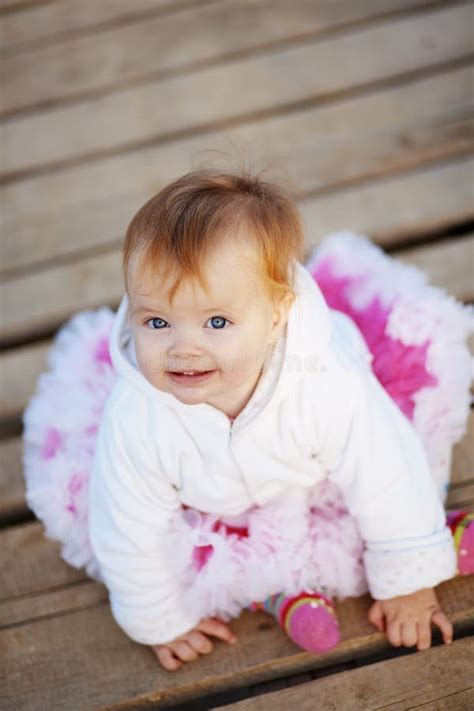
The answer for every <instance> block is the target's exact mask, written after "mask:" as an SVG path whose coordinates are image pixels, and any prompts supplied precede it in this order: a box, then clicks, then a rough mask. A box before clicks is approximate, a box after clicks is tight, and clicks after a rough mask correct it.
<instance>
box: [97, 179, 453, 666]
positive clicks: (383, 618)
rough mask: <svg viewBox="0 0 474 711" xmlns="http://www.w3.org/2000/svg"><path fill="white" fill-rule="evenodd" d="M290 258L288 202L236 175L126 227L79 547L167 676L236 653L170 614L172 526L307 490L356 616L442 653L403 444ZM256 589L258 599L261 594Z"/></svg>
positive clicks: (421, 516)
mask: <svg viewBox="0 0 474 711" xmlns="http://www.w3.org/2000/svg"><path fill="white" fill-rule="evenodd" d="M302 252H303V234H302V227H301V222H300V217H299V213H298V211H297V209H296V207H295V205H294V203H293V202H292V200H291V199H290V198H289V197H288V195H286V194H285V192H284V191H283V190H282V189H281V188H279V187H277V186H275V185H273V184H271V183H268V182H265V181H263V180H261V179H259V178H257V177H255V176H251V175H245V174H242V175H229V174H219V173H215V172H212V171H195V172H193V173H190V174H187V175H185V176H183V177H182V178H180V179H178V180H176V181H174V182H173V183H171V184H170V185H168V186H167V187H165V188H164V189H163V190H161V192H159V193H158V194H157V195H155V196H154V197H153V198H152V199H151V200H149V201H148V202H147V203H146V204H145V205H144V206H143V207H142V208H141V209H140V210H139V211H138V213H137V214H136V215H135V216H134V218H133V219H132V221H131V223H130V225H129V228H128V231H127V235H126V240H125V247H124V259H123V269H124V277H125V285H126V294H125V296H124V297H123V299H122V302H121V305H120V308H119V310H118V313H117V315H116V317H115V321H114V329H113V333H112V339H111V356H112V361H113V364H114V366H115V368H116V370H117V373H118V378H117V381H116V383H115V386H114V388H113V391H112V393H111V394H110V396H109V398H108V400H107V404H106V408H105V411H104V414H103V417H102V420H101V426H100V430H99V433H98V439H97V448H96V452H95V458H94V465H93V469H92V474H91V482H90V493H89V535H90V541H91V545H92V549H93V551H94V555H95V556H96V558H97V561H98V563H99V566H100V570H101V575H102V577H103V580H104V582H105V583H106V585H107V587H108V589H109V593H110V602H111V609H112V612H113V614H114V617H115V619H116V621H117V623H118V624H119V625H120V626H121V627H122V628H123V629H124V630H125V631H126V632H127V634H128V635H129V636H130V637H131V638H132V639H134V640H136V641H137V642H141V643H143V644H148V645H150V646H151V647H152V649H153V651H154V652H155V654H156V656H157V658H158V660H159V662H160V664H161V665H162V666H163V667H164V668H165V669H168V670H175V669H177V668H179V667H180V666H181V665H182V663H183V662H189V661H192V660H195V659H197V658H198V657H199V656H200V655H201V654H208V653H209V652H211V650H212V648H213V645H212V642H211V639H210V638H211V637H216V638H219V639H221V640H225V641H226V642H234V641H235V640H236V637H235V635H234V634H233V632H232V631H231V629H230V627H229V626H228V625H227V624H226V621H225V620H223V619H219V617H218V616H217V615H208V616H203V617H201V613H202V609H203V608H201V612H200V611H199V610H198V609H197V607H196V609H193V608H192V605H190V604H188V603H189V601H188V603H187V604H185V603H184V602H183V598H182V587H181V586H180V575H181V573H182V568H180V566H181V565H182V560H180V556H179V555H178V554H176V555H175V556H173V550H176V551H178V547H179V546H180V545H184V544H185V542H183V541H182V540H181V541H180V540H179V532H178V533H176V531H174V530H173V527H172V525H171V523H172V521H173V520H174V518H175V517H176V515H177V512H178V511H179V512H182V511H183V509H186V508H188V509H190V510H194V511H200V512H205V513H207V514H215V515H216V516H217V517H219V519H220V520H221V521H226V522H227V525H229V526H230V527H231V528H230V530H233V531H234V533H236V531H238V530H241V529H242V528H243V527H245V523H246V522H248V518H246V516H245V514H246V512H248V511H249V510H252V507H253V508H254V509H255V507H261V506H265V505H267V504H269V503H270V504H271V503H272V502H273V501H275V500H278V501H280V502H281V501H284V502H286V503H285V505H286V506H287V507H289V508H290V507H291V506H293V505H295V506H296V503H295V502H297V501H304V500H305V499H304V497H305V496H306V495H307V493H308V491H309V489H310V488H311V487H314V485H315V484H317V483H318V482H321V481H322V480H323V479H325V478H330V480H331V481H332V482H333V483H334V484H335V485H337V486H338V487H339V488H340V490H341V491H342V493H343V496H344V501H345V503H346V505H347V508H348V510H349V511H350V514H351V515H352V516H353V517H354V519H355V521H356V522H357V526H358V529H359V531H360V535H361V537H362V539H363V541H364V544H365V550H364V565H365V575H366V576H367V581H368V588H369V590H370V592H371V594H372V597H373V598H374V600H375V601H374V603H373V604H372V606H371V608H370V611H369V620H370V622H371V623H372V624H373V625H374V626H375V627H376V628H377V629H378V630H379V631H383V632H385V633H386V635H387V637H388V639H389V641H390V642H391V644H393V645H395V646H400V645H403V646H417V648H418V649H419V650H421V649H427V648H428V647H430V644H431V624H435V625H437V626H438V627H439V629H440V630H441V633H442V637H443V640H444V642H445V643H450V642H451V640H452V636H453V627H452V624H451V622H450V621H449V619H448V618H447V616H446V614H445V613H444V612H443V610H442V609H441V607H440V605H439V602H438V600H437V597H436V594H435V591H434V589H433V588H434V586H435V585H437V584H438V583H440V582H441V581H443V580H447V579H449V578H451V577H453V576H454V575H455V574H456V554H455V549H454V544H453V537H452V534H451V532H450V530H449V528H448V527H447V525H446V517H445V513H444V510H443V506H442V504H441V502H440V501H439V498H438V494H437V492H436V489H435V485H434V483H433V481H432V478H431V476H430V472H429V468H428V464H427V460H426V457H425V453H424V450H423V448H422V445H421V442H420V440H419V438H418V436H417V434H416V432H415V430H414V429H413V427H412V425H411V424H410V423H409V421H408V419H407V418H406V417H405V416H404V415H403V414H402V413H401V412H400V410H399V409H398V407H397V405H396V404H395V403H394V402H393V401H392V399H391V398H390V396H389V395H388V394H387V393H386V392H385V390H384V389H383V387H382V386H381V385H380V384H379V382H378V381H377V379H376V378H375V377H374V375H373V374H372V372H371V369H370V365H369V361H370V357H369V356H368V355H367V349H366V347H365V344H364V342H363V339H362V338H361V337H360V334H359V332H358V331H357V329H356V328H355V326H354V325H353V324H352V322H351V321H350V319H349V318H348V317H346V316H344V315H342V314H340V313H336V312H335V311H332V310H331V309H329V308H328V307H327V305H326V303H325V301H324V299H323V297H322V295H321V293H320V291H319V289H318V286H317V284H316V283H315V282H314V280H313V278H312V277H311V275H310V274H309V273H308V272H307V270H306V269H305V268H304V267H303V266H302V264H301V261H300V260H301V257H302ZM305 492H306V493H305ZM278 497H280V498H278ZM301 497H303V498H301ZM242 515H243V518H242ZM232 526H233V528H232ZM239 526H240V529H239ZM288 535H290V533H289V534H288ZM180 550H181V549H180ZM170 551H171V553H170ZM203 566H204V567H203ZM199 570H200V571H201V572H202V571H204V570H205V561H201V564H200V567H199ZM400 571H402V573H403V574H400ZM262 578H264V574H263V571H262ZM308 579H309V578H308ZM209 584H212V581H210V582H209ZM282 585H283V581H282ZM262 586H263V587H262V598H261V599H263V598H264V597H266V596H268V595H269V594H270V593H276V592H277V591H276V590H275V589H272V590H270V589H267V590H266V589H265V588H264V584H263V583H262ZM281 589H282V590H283V587H282V588H281ZM287 592H288V591H287ZM313 593H314V595H315V599H316V598H317V591H316V590H313ZM309 594H310V595H311V591H310V593H309ZM242 607H243V605H240V607H239V609H241V608H242ZM237 612H238V610H236V613H237Z"/></svg>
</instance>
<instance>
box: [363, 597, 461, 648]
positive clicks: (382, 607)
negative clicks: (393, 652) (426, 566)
mask: <svg viewBox="0 0 474 711" xmlns="http://www.w3.org/2000/svg"><path fill="white" fill-rule="evenodd" d="M369 622H371V623H372V624H373V625H374V626H375V627H376V628H377V629H378V630H379V632H385V633H386V635H387V638H388V640H389V642H390V643H391V644H393V645H394V646H395V647H400V645H403V646H405V647H413V646H414V645H415V644H416V645H417V649H418V651H420V650H422V649H428V648H429V647H430V646H431V623H433V624H435V625H436V626H437V627H439V629H440V630H441V633H442V635H443V640H444V642H445V644H451V642H452V641H453V626H452V624H451V622H450V621H449V619H448V618H447V617H446V615H445V613H444V612H443V610H442V609H441V607H440V606H439V603H438V599H437V597H436V594H435V591H434V590H433V588H424V589H423V590H418V591H417V592H414V593H412V594H411V595H400V596H399V597H393V598H390V599H389V600H377V601H376V602H374V604H373V605H372V607H371V608H370V610H369Z"/></svg>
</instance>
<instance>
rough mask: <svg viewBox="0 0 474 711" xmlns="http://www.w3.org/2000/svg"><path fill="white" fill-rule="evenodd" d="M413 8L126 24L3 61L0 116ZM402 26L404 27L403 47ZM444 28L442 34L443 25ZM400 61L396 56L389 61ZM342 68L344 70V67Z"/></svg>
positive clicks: (216, 7) (280, 2)
mask: <svg viewBox="0 0 474 711" xmlns="http://www.w3.org/2000/svg"><path fill="white" fill-rule="evenodd" d="M417 4H418V5H421V6H423V5H424V4H428V3H423V2H421V3H420V2H418V3H416V1H415V0H405V1H404V0H384V2H383V3H382V5H383V8H382V11H381V9H380V8H381V3H380V2H379V1H378V0H364V2H358V3H352V2H350V1H349V0H346V1H345V2H338V3H337V5H336V4H334V3H331V2H315V1H314V0H300V2H292V3H291V4H288V3H287V2H286V0H275V1H274V2H272V3H271V5H269V4H268V3H267V2H265V1H264V0H253V2H244V1H243V0H239V1H234V2H224V3H222V2H220V3H209V4H204V5H197V6H196V7H194V8H193V7H191V8H190V9H189V10H187V9H184V10H183V12H180V13H176V14H173V15H170V16H163V17H157V18H155V19H150V20H144V21H143V22H137V23H131V24H127V25H125V26H124V27H118V28H113V29H110V30H106V31H103V32H102V33H97V34H95V35H93V36H88V37H79V38H76V39H71V40H69V41H66V42H64V43H60V44H53V45H52V46H46V47H44V48H40V49H37V50H36V51H34V50H33V51H31V52H28V53H25V54H20V55H16V56H12V57H6V58H5V61H4V72H5V74H4V76H5V77H14V80H12V81H9V82H6V83H5V86H4V91H3V96H2V102H1V107H2V109H1V110H2V111H3V112H13V111H15V110H18V109H24V108H26V107H33V106H35V105H40V106H41V105H45V104H46V105H48V104H50V103H51V102H52V101H58V100H61V99H63V98H64V97H77V96H81V95H83V94H84V93H85V92H91V91H98V90H99V91H103V90H104V89H108V90H110V88H112V87H114V86H120V85H122V86H123V85H124V84H126V83H127V82H131V81H137V80H143V79H145V78H147V79H149V78H152V77H153V75H156V74H159V75H164V74H167V73H168V74H169V73H171V72H176V71H179V70H180V71H182V70H183V69H184V70H188V69H189V68H191V67H193V66H196V65H199V64H205V63H211V62H214V63H215V62H216V61H222V59H223V58H226V57H227V56H229V55H231V54H236V53H244V52H250V51H252V50H257V51H258V52H260V51H261V50H262V49H263V48H265V47H268V46H271V45H273V44H276V43H278V42H283V41H294V39H295V38H296V39H298V40H299V39H300V38H302V37H303V38H304V37H307V36H311V35H313V34H319V33H321V32H323V31H324V30H326V29H328V28H334V27H337V26H341V25H344V24H345V23H348V22H356V21H359V20H361V19H363V18H367V17H370V16H371V15H372V16H374V15H375V16H379V15H382V16H383V14H384V11H385V10H386V11H388V12H390V11H391V10H393V9H394V8H395V9H398V8H401V9H403V7H404V6H405V7H406V6H407V5H408V6H411V7H413V6H415V7H416V5H417ZM446 17H448V16H446ZM394 22H395V20H394ZM410 22H411V18H410ZM410 22H408V23H407V30H406V32H407V35H406V40H407V42H408V38H409V37H410ZM446 22H449V20H446ZM190 27H192V28H193V31H192V32H190V31H189V28H190ZM445 29H446V30H447V29H448V28H447V25H446V26H445ZM465 31H468V29H467V28H465ZM451 32H455V33H456V34H457V28H455V27H453V28H449V32H448V31H446V33H445V34H446V35H448V34H451ZM443 37H444V36H443V35H440V36H439V41H440V42H441V43H442V45H443V47H446V46H449V42H448V45H446V41H445V40H444V38H443ZM397 50H398V47H397ZM402 54H404V53H402V52H399V51H397V52H396V53H394V56H401V55H402ZM424 54H425V56H426V61H427V63H429V62H430V57H436V56H438V50H437V48H436V47H435V46H434V45H431V44H427V46H426V47H425V50H424ZM443 54H445V52H444V53H443ZM150 58H153V64H150ZM380 59H381V57H380ZM371 64H376V63H374V62H371ZM38 66H41V68H42V71H41V74H38V73H37V72H36V71H35V67H38ZM347 68H348V70H349V65H348V67H347Z"/></svg>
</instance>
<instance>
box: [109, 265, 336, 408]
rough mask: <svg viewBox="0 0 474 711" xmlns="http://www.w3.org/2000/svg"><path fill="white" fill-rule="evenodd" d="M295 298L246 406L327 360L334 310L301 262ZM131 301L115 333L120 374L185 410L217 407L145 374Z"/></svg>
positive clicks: (117, 318) (125, 298)
mask: <svg viewBox="0 0 474 711" xmlns="http://www.w3.org/2000/svg"><path fill="white" fill-rule="evenodd" d="M294 287H295V293H296V298H295V300H294V302H293V304H292V306H291V308H290V311H289V314H288V320H287V324H286V327H285V329H284V331H283V333H282V335H281V336H280V339H279V341H278V343H277V347H276V348H275V349H274V351H273V352H272V353H271V354H270V359H269V362H268V365H267V366H266V367H265V369H264V371H263V373H262V375H261V377H260V379H259V381H258V384H257V387H256V389H255V391H254V393H253V394H252V396H251V398H250V401H249V403H247V405H246V406H245V408H244V410H247V409H248V406H250V409H251V408H252V407H253V406H255V405H256V404H257V403H258V405H259V407H261V406H262V405H263V404H264V403H265V402H267V401H269V400H270V399H271V397H272V396H273V395H274V393H275V391H276V389H280V388H282V387H284V386H285V385H287V386H288V382H287V381H288V379H292V378H293V379H294V378H295V377H298V374H301V372H302V370H303V369H304V368H306V369H311V371H312V372H314V371H315V370H316V369H319V368H320V367H321V366H322V365H323V360H324V358H325V357H326V351H327V348H328V345H329V340H330V337H331V315H330V309H329V307H328V305H327V303H326V301H325V299H324V297H323V295H322V293H321V290H320V288H319V286H318V284H317V283H316V282H315V280H314V278H313V277H312V276H311V274H310V272H309V271H308V269H307V268H306V267H305V266H304V265H303V264H301V263H300V262H297V265H296V270H295V284H294ZM128 313H129V300H128V296H127V294H124V295H123V297H122V300H121V302H120V305H119V307H118V310H117V312H116V314H115V317H114V321H113V325H112V332H111V337H110V356H111V359H112V363H113V365H114V368H115V370H116V372H117V374H118V375H119V376H121V377H122V378H125V380H127V381H128V382H129V384H131V385H133V386H134V387H135V388H138V389H140V390H141V391H142V392H144V393H145V394H147V395H148V396H149V397H152V398H154V399H156V400H157V401H161V402H163V403H164V404H168V405H170V406H172V407H174V408H177V409H181V410H183V409H184V410H188V411H189V410H191V409H193V411H194V410H195V409H196V408H206V409H207V408H209V407H211V408H212V409H214V410H215V409H216V408H214V407H213V406H212V405H208V404H207V403H202V404H194V405H190V404H187V403H182V402H181V401H180V400H178V399H177V398H176V397H175V396H174V395H172V394H171V393H166V392H163V391H161V390H158V389H157V388H155V387H154V386H153V385H152V384H151V383H150V382H149V381H148V380H147V379H146V378H145V376H144V375H143V374H142V373H141V371H140V369H139V367H138V364H137V359H136V354H135V348H134V343H133V335H132V330H131V328H130V325H129V323H128V318H127V317H128Z"/></svg>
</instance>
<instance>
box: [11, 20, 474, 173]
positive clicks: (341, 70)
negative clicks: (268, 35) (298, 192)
mask: <svg viewBox="0 0 474 711" xmlns="http://www.w3.org/2000/svg"><path fill="white" fill-rule="evenodd" d="M445 12H447V11H445ZM450 12H451V14H449V13H448V15H446V16H445V15H444V14H443V13H440V11H439V10H438V11H437V12H433V13H430V14H428V15H427V16H426V17H425V16H424V15H423V16H422V17H420V18H417V19H414V20H413V19H412V20H411V21H410V25H409V26H410V34H409V35H408V37H407V35H406V25H405V23H406V20H404V21H398V23H393V21H392V22H391V23H386V24H384V25H382V26H381V27H378V26H376V27H375V28H370V29H367V30H358V31H357V32H351V33H350V34H348V35H342V36H339V37H335V38H331V39H328V40H326V41H325V42H322V41H319V42H318V41H316V42H315V43H313V44H304V45H303V46H298V45H297V46H296V47H293V46H292V47H290V48H286V49H282V50H275V51H273V52H271V53H266V54H264V55H262V56H256V57H249V58H246V59H238V60H234V61H233V62H229V63H226V64H224V65H218V66H217V67H210V68H204V69H201V70H200V71H198V72H193V73H186V74H183V75H179V76H175V77H170V78H168V79H165V80H157V81H154V82H151V83H146V84H144V85H141V86H138V87H132V88H127V89H125V90H122V91H118V92H115V93H113V94H108V95H106V96H104V97H100V98H96V99H91V100H89V101H84V102H82V103H79V104H74V105H72V106H66V107H59V108H55V109H52V110H49V111H45V112H42V113H39V114H33V115H28V116H26V117H24V118H22V117H16V118H13V119H11V120H10V121H7V122H6V123H4V124H3V126H2V140H3V160H2V166H3V167H2V171H3V173H4V174H6V176H5V177H6V178H7V177H8V176H9V175H10V176H14V175H15V174H16V172H18V171H20V173H21V172H22V173H23V174H24V175H27V173H26V171H29V170H31V169H32V168H48V166H51V167H54V166H60V165H61V164H62V163H63V162H64V161H68V160H69V161H70V160H71V159H74V158H77V159H80V160H84V159H85V158H89V159H90V158H93V159H97V156H96V155H95V154H96V153H97V152H99V155H106V154H107V152H114V153H116V152H118V150H122V149H127V150H131V149H132V148H134V147H140V146H142V145H144V144H147V145H148V146H152V145H153V144H159V143H160V142H161V141H170V140H172V139H174V138H176V137H178V138H179V136H189V135H190V134H192V132H193V131H199V132H200V133H202V132H203V130H207V131H210V130H214V129H215V128H216V127H218V126H219V124H220V125H222V126H224V127H225V125H226V123H228V122H229V121H232V123H233V124H235V123H236V122H237V121H246V122H248V121H252V120H255V117H257V119H259V120H261V118H262V117H265V115H268V114H269V112H271V111H274V112H275V111H276V112H278V114H279V117H280V118H279V121H276V122H275V121H273V124H276V126H277V127H278V129H279V131H280V132H281V131H282V130H284V127H285V126H286V125H287V124H288V127H287V129H286V131H287V134H291V133H293V134H296V133H298V143H299V144H300V143H303V142H304V141H305V140H307V138H312V140H313V150H314V151H315V155H314V160H313V166H314V164H315V163H317V161H318V154H319V152H320V151H321V150H322V149H324V147H325V149H326V151H328V149H329V145H330V144H331V143H332V140H333V136H334V134H335V133H336V132H337V131H338V130H339V134H341V133H342V137H344V136H345V135H346V133H348V134H349V135H350V133H351V132H353V133H355V132H359V131H363V132H364V133H367V134H368V135H369V133H370V132H371V131H373V130H377V132H380V134H381V135H384V134H386V133H388V132H389V131H393V128H394V127H395V126H397V128H398V131H399V134H400V138H399V145H398V149H399V150H400V151H402V150H403V149H405V152H408V151H407V149H408V148H410V149H411V150H422V149H423V148H424V151H425V153H426V151H427V149H428V147H431V150H432V151H433V149H434V150H435V151H436V150H437V151H440V153H442V151H443V146H445V145H446V144H447V143H448V138H450V139H451V141H454V142H455V143H456V142H458V141H460V140H461V139H463V140H464V142H467V141H468V139H469V137H470V134H469V128H468V126H467V125H466V126H464V127H463V121H464V124H466V122H467V121H468V110H469V107H468V99H469V96H470V87H471V86H472V70H470V69H469V68H466V69H464V70H463V71H462V72H461V73H456V72H454V73H453V72H448V73H447V74H443V73H441V74H440V75H438V76H434V77H430V78H428V79H425V80H420V81H418V82H414V83H413V84H412V83H409V84H408V85H407V86H401V87H396V88H395V90H393V91H392V92H391V93H388V94H387V93H386V92H382V93H381V95H380V97H378V96H377V95H376V96H374V97H373V98H370V97H367V98H366V97H365V96H362V97H361V98H359V99H358V100H357V99H356V100H352V101H349V102H348V109H349V112H350V115H349V116H346V111H345V109H344V108H342V107H341V108H339V107H338V106H329V107H326V109H325V110H324V111H322V112H321V111H319V112H318V110H317V109H318V105H319V103H320V101H321V99H327V98H328V97H331V101H334V98H335V95H337V93H338V92H344V91H347V90H348V89H350V90H351V92H354V91H355V90H356V88H357V87H358V86H362V88H363V90H364V92H365V91H366V88H365V87H366V85H367V84H370V83H373V82H379V83H380V82H381V81H382V80H385V81H386V80H387V79H390V78H392V77H393V76H394V75H396V74H399V73H401V72H406V71H413V70H414V69H419V68H422V67H424V66H425V63H426V60H427V57H426V56H425V55H426V49H425V46H424V44H423V42H422V39H423V40H425V39H426V41H430V42H432V43H433V46H435V47H436V51H437V52H438V53H439V56H437V57H436V58H432V60H433V61H436V60H437V61H440V59H441V60H442V61H445V62H449V61H450V60H452V59H456V58H460V57H462V56H465V55H469V52H470V49H471V46H470V45H471V37H470V34H469V33H466V25H467V24H468V22H469V19H468V13H469V8H467V7H465V6H460V7H458V8H453V9H452V10H451V11H450ZM446 23H447V24H446ZM463 28H464V29H463ZM440 37H443V38H447V37H449V38H450V43H452V45H451V44H450V47H448V48H447V47H445V46H444V43H443V42H439V41H438V40H439V38H440ZM397 38H398V39H399V41H400V43H401V44H403V45H404V47H405V50H406V51H405V52H403V53H402V52H400V53H399V54H398V55H396V57H397V61H396V62H395V63H394V61H393V59H394V57H393V56H392V55H391V54H383V53H382V52H381V51H379V46H380V49H381V48H382V46H386V45H387V44H389V43H390V42H396V41H397ZM374 52H376V53H377V52H378V53H379V54H380V55H381V56H380V61H378V62H371V61H370V59H371V57H372V56H373V53H374ZM351 54H353V55H354V56H358V58H359V61H358V62H352V63H350V64H347V62H346V61H345V57H346V56H348V55H349V56H350V55H351ZM417 62H418V64H419V65H420V67H418V65H417ZM301 66H324V67H325V71H324V73H318V72H303V73H302V72H300V71H299V68H300V67H301ZM295 77H298V80H297V81H295ZM420 93H421V95H420ZM414 95H418V97H419V98H418V101H417V100H416V99H415V98H414ZM391 97H393V103H394V104H395V106H396V107H397V110H395V109H394V107H393V106H387V102H389V101H390V98H391ZM364 99H365V101H364ZM303 102H304V107H305V109H304V111H303V112H301V111H300V114H301V119H303V122H304V123H306V129H305V128H304V126H303V127H299V126H298V122H297V121H296V125H295V126H294V127H293V128H292V119H293V123H294V122H295V118H297V117H298V115H297V116H296V117H291V116H289V117H287V120H286V121H285V122H284V123H283V124H282V118H281V115H282V112H283V111H284V110H285V109H286V110H287V111H290V112H291V111H294V110H295V108H297V107H298V105H302V104H303ZM374 102H375V106H372V104H373V103H374ZM311 104H312V105H313V106H315V107H316V110H315V111H314V114H313V113H311V112H309V111H308V105H311ZM190 106H192V111H190V109H189V107H190ZM365 106H366V109H365V111H364V108H365ZM352 114H355V116H353V115H352ZM361 114H364V115H365V121H367V122H368V125H366V124H365V123H364V121H363V120H362V117H361ZM379 114H382V115H379ZM313 116H314V118H313ZM311 118H313V120H314V122H315V124H314V127H313V126H312V125H311V123H310V119H311ZM321 122H324V124H323V125H321ZM341 124H343V125H341ZM270 125H271V124H270ZM376 126H377V128H375V127H376ZM302 131H303V135H301V132H302ZM308 131H309V136H305V133H306V134H307V133H308ZM236 133H237V134H238V133H239V131H238V130H237V132H236ZM428 134H431V137H430V138H429V139H428ZM438 134H441V135H440V138H439V140H438ZM336 135H337V134H336ZM424 135H426V138H425V140H424ZM323 136H324V139H325V142H323V141H322V137H323ZM347 138H348V136H347ZM198 140H199V139H198ZM255 140H257V139H255ZM288 140H289V139H288V138H287V139H286V140H285V141H284V142H283V141H282V140H276V141H275V140H274V141H273V144H274V145H277V146H279V145H287V144H288ZM359 140H360V141H361V143H362V144H363V146H364V150H365V151H367V150H368V143H369V141H367V144H366V140H365V139H362V138H360V139H359ZM378 140H380V136H378ZM471 140H472V134H471ZM438 142H440V145H439V146H438V145H437V144H438ZM352 143H353V144H354V145H353V150H354V149H356V148H357V144H356V142H355V141H352ZM267 144H268V145H269V146H271V145H272V144H271V143H270V141H269V140H267ZM318 148H319V151H318ZM333 148H334V147H333V146H332V145H331V154H332V151H333ZM446 150H447V148H446ZM372 152H373V149H372V151H371V153H372ZM323 156H324V153H323ZM422 157H423V152H422V154H421V156H420V157H419V158H418V160H420V159H421V158H422ZM416 160H417V156H416V154H415V156H414V161H416Z"/></svg>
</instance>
